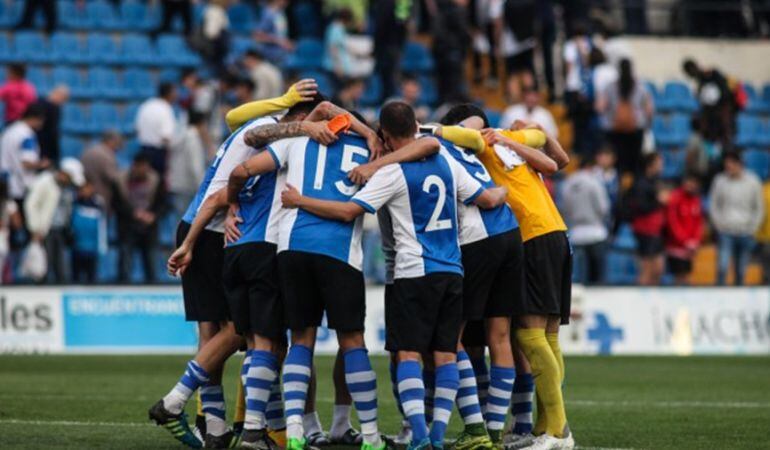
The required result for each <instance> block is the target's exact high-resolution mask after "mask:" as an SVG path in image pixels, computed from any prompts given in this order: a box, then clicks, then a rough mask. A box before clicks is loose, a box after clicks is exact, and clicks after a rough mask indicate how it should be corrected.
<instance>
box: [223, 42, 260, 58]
mask: <svg viewBox="0 0 770 450" xmlns="http://www.w3.org/2000/svg"><path fill="white" fill-rule="evenodd" d="M254 48H256V45H255V44H254V39H252V38H251V37H250V36H233V37H232V38H231V39H230V54H229V55H227V58H228V61H230V62H231V63H235V62H237V61H238V60H239V59H240V58H241V56H242V55H243V54H244V53H246V51H247V50H251V49H254Z"/></svg>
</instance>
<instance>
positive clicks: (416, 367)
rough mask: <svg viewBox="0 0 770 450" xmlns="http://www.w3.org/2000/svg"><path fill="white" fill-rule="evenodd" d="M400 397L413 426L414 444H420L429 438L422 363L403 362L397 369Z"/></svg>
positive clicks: (407, 417)
mask: <svg viewBox="0 0 770 450" xmlns="http://www.w3.org/2000/svg"><path fill="white" fill-rule="evenodd" d="M396 376H397V379H398V395H399V398H400V399H401V406H403V408H404V414H405V415H406V419H407V420H408V421H409V424H410V425H411V426H412V443H414V444H418V443H420V441H422V440H423V439H425V438H426V437H428V425H427V424H426V423H425V384H424V383H423V381H422V373H421V372H420V363H418V362H417V361H401V362H400V363H398V368H397V369H396Z"/></svg>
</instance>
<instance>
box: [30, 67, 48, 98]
mask: <svg viewBox="0 0 770 450" xmlns="http://www.w3.org/2000/svg"><path fill="white" fill-rule="evenodd" d="M27 80H29V82H30V83H32V84H33V85H34V86H35V90H36V91H37V95H38V96H42V95H45V94H46V93H47V92H48V91H49V90H50V89H51V85H52V83H51V77H50V76H49V75H48V73H47V72H46V71H45V70H44V69H43V68H42V67H40V66H32V67H28V68H27Z"/></svg>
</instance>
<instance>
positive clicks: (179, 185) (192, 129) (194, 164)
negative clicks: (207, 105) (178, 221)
mask: <svg viewBox="0 0 770 450" xmlns="http://www.w3.org/2000/svg"><path fill="white" fill-rule="evenodd" d="M207 142H208V129H207V126H206V118H205V117H203V115H202V114H199V113H191V114H190V118H189V121H188V123H187V129H186V130H185V132H184V133H183V134H182V136H181V138H180V139H179V140H178V141H177V142H176V143H174V145H173V146H172V147H171V156H170V158H169V170H168V190H169V194H170V196H171V204H172V205H173V208H174V212H175V213H176V215H177V216H178V217H179V218H181V217H182V215H184V213H185V211H186V210H187V207H188V206H189V205H190V203H191V202H192V199H193V197H194V196H195V193H196V192H197V190H198V186H200V184H201V182H202V181H203V175H204V173H205V172H206V159H207V158H206V156H207V150H206V148H207Z"/></svg>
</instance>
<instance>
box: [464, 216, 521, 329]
mask: <svg viewBox="0 0 770 450" xmlns="http://www.w3.org/2000/svg"><path fill="white" fill-rule="evenodd" d="M460 250H462V257H463V268H464V270H465V278H464V279H463V319H465V320H466V321H471V320H480V319H486V318H490V317H511V316H513V314H514V313H515V312H517V311H516V310H515V308H516V305H517V304H520V303H521V301H520V300H521V296H522V295H524V266H523V259H524V254H523V250H522V246H521V232H520V231H519V229H518V228H517V229H515V230H511V231H508V232H506V233H502V234H498V235H497V236H492V237H489V238H486V239H483V240H481V241H478V242H473V243H471V244H466V245H463V246H462V247H460Z"/></svg>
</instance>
